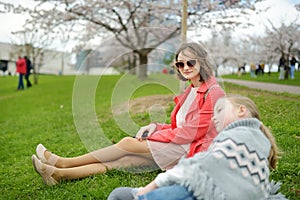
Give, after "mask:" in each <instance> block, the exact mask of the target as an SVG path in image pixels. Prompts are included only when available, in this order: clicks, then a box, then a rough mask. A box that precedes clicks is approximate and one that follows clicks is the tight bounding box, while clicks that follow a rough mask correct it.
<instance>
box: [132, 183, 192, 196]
mask: <svg viewBox="0 0 300 200" xmlns="http://www.w3.org/2000/svg"><path fill="white" fill-rule="evenodd" d="M138 199H139V200H161V199H164V200H182V199H184V200H195V199H196V198H195V197H194V196H193V194H192V192H189V191H188V190H187V188H186V187H183V186H181V185H171V186H166V187H161V188H157V189H156V190H153V191H151V192H149V193H147V194H144V195H142V196H139V197H138Z"/></svg>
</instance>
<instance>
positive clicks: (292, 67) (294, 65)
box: [290, 55, 297, 79]
mask: <svg viewBox="0 0 300 200" xmlns="http://www.w3.org/2000/svg"><path fill="white" fill-rule="evenodd" d="M296 63H297V59H296V58H295V56H294V55H292V57H291V60H290V65H291V67H290V68H291V74H290V76H291V79H294V78H295V68H296Z"/></svg>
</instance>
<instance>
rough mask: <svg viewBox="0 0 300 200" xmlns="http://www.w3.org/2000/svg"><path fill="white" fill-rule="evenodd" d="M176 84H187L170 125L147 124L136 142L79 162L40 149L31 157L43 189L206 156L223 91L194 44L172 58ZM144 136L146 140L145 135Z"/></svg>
mask: <svg viewBox="0 0 300 200" xmlns="http://www.w3.org/2000/svg"><path fill="white" fill-rule="evenodd" d="M175 67H176V69H177V75H178V77H179V78H180V79H181V80H185V81H190V83H191V84H190V86H189V87H188V88H187V89H186V91H185V92H184V93H183V94H181V95H179V96H177V97H175V103H176V105H175V107H174V110H173V111H172V113H171V124H159V123H151V124H149V125H148V126H144V127H142V128H140V130H139V131H138V132H137V134H136V137H135V138H133V137H125V138H123V139H121V140H120V141H119V142H118V143H116V144H114V145H111V146H108V147H105V148H101V149H98V150H96V151H93V152H90V153H87V154H85V155H82V156H78V157H73V158H65V157H61V156H58V155H56V154H54V153H51V152H50V151H48V150H47V149H46V148H45V147H44V146H43V145H42V144H39V145H38V146H37V148H36V155H37V156H36V155H33V156H32V161H33V165H34V168H35V170H36V171H37V172H38V173H39V174H40V175H41V176H42V178H43V181H44V183H45V184H47V185H55V184H57V183H58V182H59V181H60V180H70V179H78V178H83V177H87V176H90V175H94V174H99V173H104V172H106V171H107V170H111V169H119V168H122V169H124V168H129V167H154V168H155V167H156V168H157V167H159V168H160V169H162V170H166V169H170V168H172V167H173V166H174V165H176V164H177V162H178V160H179V159H180V158H181V157H192V156H193V155H194V154H195V153H197V152H201V151H205V150H207V148H208V146H209V145H210V143H211V142H212V140H213V139H214V138H215V136H216V135H217V131H216V129H215V126H214V125H213V122H212V120H211V118H212V114H213V108H214V105H215V103H216V101H217V100H218V99H219V98H220V97H222V96H224V91H223V90H222V88H221V87H220V86H219V84H218V83H217V81H216V79H215V77H214V75H213V66H212V64H211V63H210V61H209V58H208V55H207V52H206V50H205V49H204V48H203V47H202V46H201V45H200V44H198V43H185V44H182V45H181V46H180V47H179V49H178V50H177V52H176V54H175ZM146 133H147V136H145V134H146Z"/></svg>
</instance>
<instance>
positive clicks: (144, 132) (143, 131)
mask: <svg viewBox="0 0 300 200" xmlns="http://www.w3.org/2000/svg"><path fill="white" fill-rule="evenodd" d="M155 129H156V124H149V125H148V126H143V127H142V128H140V130H139V131H138V132H137V134H136V136H135V138H137V139H138V140H139V141H142V140H144V139H146V138H147V137H148V136H149V135H151V134H152V133H153V132H154V131H155Z"/></svg>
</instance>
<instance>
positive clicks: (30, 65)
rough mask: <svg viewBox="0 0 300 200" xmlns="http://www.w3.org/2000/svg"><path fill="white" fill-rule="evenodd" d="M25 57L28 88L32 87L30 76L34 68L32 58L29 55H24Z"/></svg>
mask: <svg viewBox="0 0 300 200" xmlns="http://www.w3.org/2000/svg"><path fill="white" fill-rule="evenodd" d="M24 59H25V60H26V74H25V80H26V86H27V88H30V87H31V86H32V84H31V82H30V80H29V76H30V71H31V69H32V64H31V60H30V59H29V58H28V57H27V56H24Z"/></svg>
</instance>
